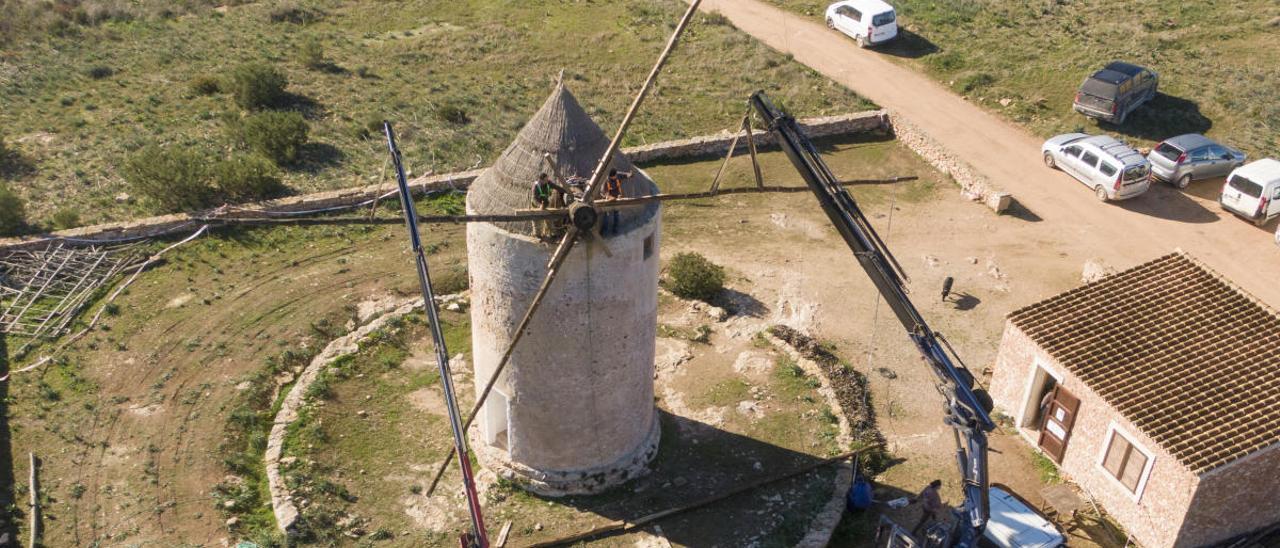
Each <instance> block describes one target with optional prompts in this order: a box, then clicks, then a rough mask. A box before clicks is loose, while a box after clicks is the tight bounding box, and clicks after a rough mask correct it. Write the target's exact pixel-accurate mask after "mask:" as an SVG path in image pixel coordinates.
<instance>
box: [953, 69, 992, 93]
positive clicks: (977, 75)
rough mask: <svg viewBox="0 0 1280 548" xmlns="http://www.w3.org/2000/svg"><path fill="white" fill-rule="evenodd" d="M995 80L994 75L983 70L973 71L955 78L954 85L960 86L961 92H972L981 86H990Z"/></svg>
mask: <svg viewBox="0 0 1280 548" xmlns="http://www.w3.org/2000/svg"><path fill="white" fill-rule="evenodd" d="M995 82H996V77H995V76H992V75H990V74H987V73H985V72H974V73H969V74H966V75H964V76H962V77H961V78H960V79H959V80H956V87H958V88H960V92H961V93H973V92H975V91H980V90H982V89H983V88H987V87H990V86H991V84H994V83H995Z"/></svg>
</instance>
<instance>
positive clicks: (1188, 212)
mask: <svg viewBox="0 0 1280 548" xmlns="http://www.w3.org/2000/svg"><path fill="white" fill-rule="evenodd" d="M1118 206H1119V207H1122V208H1124V209H1127V210H1129V211H1133V212H1135V213H1142V214H1143V215H1150V216H1152V217H1156V218H1158V219H1168V220H1170V221H1178V222H1181V223H1195V224H1202V223H1212V222H1214V221H1216V220H1218V216H1217V215H1215V214H1214V213H1213V212H1212V211H1209V210H1208V209H1205V207H1204V206H1202V205H1200V203H1199V202H1197V201H1195V200H1193V199H1191V198H1190V197H1188V196H1186V195H1185V194H1183V193H1182V192H1180V191H1178V189H1176V188H1172V187H1170V186H1168V185H1164V184H1160V183H1153V184H1152V185H1151V189H1150V190H1148V191H1147V192H1146V193H1144V194H1143V195H1141V196H1138V197H1136V198H1133V199H1129V200H1124V201H1122V202H1118Z"/></svg>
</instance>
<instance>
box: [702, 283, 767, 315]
mask: <svg viewBox="0 0 1280 548" xmlns="http://www.w3.org/2000/svg"><path fill="white" fill-rule="evenodd" d="M712 304H715V305H716V306H719V307H721V308H724V309H725V310H727V311H728V312H729V313H730V314H733V315H735V316H747V317H750V318H763V317H765V315H766V314H768V313H769V307H767V306H765V304H764V303H762V302H760V299H757V298H755V297H753V296H751V295H748V294H746V293H743V292H741V291H738V290H736V289H729V288H725V289H724V290H723V291H721V292H720V294H719V295H717V296H716V298H715V299H714V302H713V303H712Z"/></svg>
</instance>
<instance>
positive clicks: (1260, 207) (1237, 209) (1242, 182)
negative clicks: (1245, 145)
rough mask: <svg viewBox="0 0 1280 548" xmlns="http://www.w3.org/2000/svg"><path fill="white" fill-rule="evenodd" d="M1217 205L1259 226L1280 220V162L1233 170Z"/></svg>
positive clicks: (1263, 163) (1268, 160) (1254, 164)
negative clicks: (1279, 218) (1275, 219)
mask: <svg viewBox="0 0 1280 548" xmlns="http://www.w3.org/2000/svg"><path fill="white" fill-rule="evenodd" d="M1218 203H1220V204H1222V208H1223V209H1225V210H1227V211H1230V212H1232V213H1235V214H1236V215H1239V216H1241V217H1244V218H1246V219H1249V220H1251V221H1253V222H1254V224H1256V225H1258V226H1262V225H1265V224H1267V222H1268V221H1270V220H1271V219H1274V218H1276V217H1280V161H1276V160H1273V159H1271V158H1264V159H1262V160H1258V161H1256V162H1250V163H1247V164H1245V165H1243V166H1240V167H1238V168H1236V169H1235V171H1232V172H1231V175H1228V176H1227V184H1225V185H1222V197H1221V198H1219V199H1218Z"/></svg>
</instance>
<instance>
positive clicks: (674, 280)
mask: <svg viewBox="0 0 1280 548" xmlns="http://www.w3.org/2000/svg"><path fill="white" fill-rule="evenodd" d="M667 274H668V275H669V276H670V281H669V283H668V288H669V289H670V290H671V292H672V293H675V294H676V295H677V296H679V297H682V298H685V299H699V300H703V301H705V300H708V299H711V298H713V297H715V296H716V295H717V294H719V293H720V291H721V290H723V289H724V279H725V274H724V267H722V266H720V265H717V264H715V263H713V262H711V261H709V260H707V258H706V257H703V256H702V255H700V254H698V253H681V254H679V255H676V256H675V258H673V259H671V263H670V264H669V265H667Z"/></svg>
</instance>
